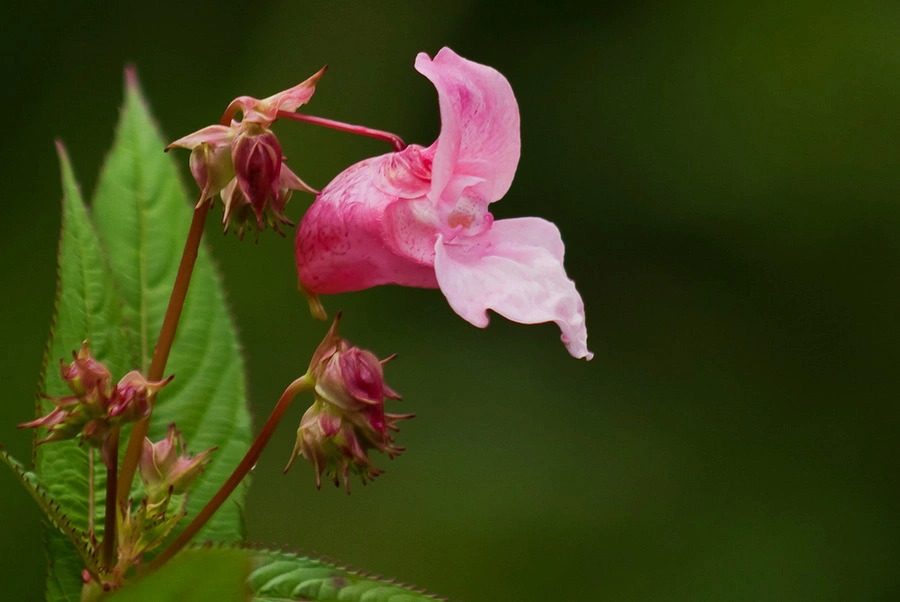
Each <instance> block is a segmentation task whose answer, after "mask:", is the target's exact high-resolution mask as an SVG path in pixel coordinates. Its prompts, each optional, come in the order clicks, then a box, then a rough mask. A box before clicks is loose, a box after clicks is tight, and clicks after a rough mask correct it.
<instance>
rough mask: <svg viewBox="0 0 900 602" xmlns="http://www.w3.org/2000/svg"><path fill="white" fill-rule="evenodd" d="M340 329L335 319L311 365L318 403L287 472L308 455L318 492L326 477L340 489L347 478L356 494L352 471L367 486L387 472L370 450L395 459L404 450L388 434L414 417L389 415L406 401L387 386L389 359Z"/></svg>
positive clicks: (308, 415)
mask: <svg viewBox="0 0 900 602" xmlns="http://www.w3.org/2000/svg"><path fill="white" fill-rule="evenodd" d="M338 318H340V316H338ZM337 326H338V320H335V321H334V324H332V326H331V329H330V330H329V331H328V334H327V335H326V336H325V339H324V340H323V341H322V343H321V344H320V345H319V347H318V348H317V349H316V352H315V354H314V355H313V359H312V361H311V362H310V365H309V371H308V372H307V375H308V377H309V378H310V379H311V380H312V381H313V382H314V383H315V390H314V391H315V401H314V402H313V405H312V406H311V407H310V408H309V409H308V410H307V411H306V413H305V414H303V418H302V419H301V421H300V428H299V429H297V443H296V445H295V446H294V451H293V453H292V454H291V458H290V460H289V461H288V463H287V466H286V467H285V468H284V471H285V472H287V471H288V469H289V468H290V467H291V464H293V462H294V460H295V459H296V458H297V456H299V455H302V456H303V457H305V458H306V459H307V460H309V461H310V462H312V464H313V466H314V467H315V469H316V487H321V485H322V475H325V476H326V477H330V478H331V479H332V480H333V481H334V484H335V485H337V484H338V480H339V478H340V479H342V480H343V481H344V486H345V487H346V488H347V493H350V482H349V478H350V473H351V472H352V473H355V474H358V475H359V476H360V478H361V479H362V482H363V484H365V483H366V479H369V480H372V479H374V478H375V477H377V476H378V475H380V474H382V472H383V471H382V470H380V469H378V468H376V467H375V466H374V465H373V464H372V463H371V461H370V460H369V450H370V449H375V450H378V451H380V452H382V453H383V454H385V455H386V456H388V457H389V458H394V457H395V456H398V455H399V454H400V452H402V451H403V448H402V447H397V446H396V445H394V440H393V438H392V437H391V435H390V433H389V432H388V431H396V430H398V429H397V426H396V423H397V422H398V421H399V420H404V419H407V418H412V416H413V415H412V414H388V413H386V412H385V411H384V400H385V399H398V400H399V399H400V396H399V395H398V394H397V393H395V392H394V391H393V390H392V389H391V388H390V387H388V386H387V384H385V382H384V371H383V370H382V364H383V363H384V362H386V361H387V360H384V361H380V360H379V359H378V358H377V357H375V354H373V353H372V352H371V351H367V350H365V349H360V348H359V347H354V346H353V345H351V344H350V343H349V342H348V341H347V340H345V339H343V338H341V337H340V336H339V335H338V333H337ZM388 359H390V358H388Z"/></svg>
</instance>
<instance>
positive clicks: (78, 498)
mask: <svg viewBox="0 0 900 602" xmlns="http://www.w3.org/2000/svg"><path fill="white" fill-rule="evenodd" d="M57 150H58V152H59V161H60V171H61V174H62V185H63V217H62V234H61V236H60V242H59V274H58V285H57V299H56V309H55V312H54V318H53V327H52V329H51V336H50V342H49V344H48V346H47V351H46V353H45V355H44V369H43V373H42V375H41V384H40V390H41V391H42V392H43V393H44V394H46V395H50V396H56V397H61V396H65V395H68V394H70V391H69V390H68V387H67V386H66V384H65V383H64V382H63V379H62V375H61V374H60V371H59V365H58V362H59V360H60V359H62V360H64V361H70V358H71V357H72V352H73V351H76V350H78V349H79V348H80V347H81V343H82V341H85V340H87V341H89V342H90V345H91V352H92V353H93V355H94V357H96V358H97V359H98V360H99V361H101V362H104V363H105V364H106V365H107V366H108V367H109V368H110V370H112V371H113V373H114V374H124V372H125V370H126V368H127V365H128V364H127V363H126V361H125V360H126V359H127V358H126V357H125V355H124V354H123V350H125V349H127V342H126V338H125V335H124V333H123V332H122V328H121V320H122V317H121V310H120V301H119V298H118V295H117V293H116V290H115V285H114V283H113V279H112V276H111V274H110V270H109V267H108V265H107V263H106V259H105V257H104V254H103V251H102V250H101V247H100V242H99V240H98V239H97V235H96V233H95V232H94V228H93V226H92V225H91V222H90V219H89V218H88V213H87V210H86V208H85V206H84V203H83V202H82V200H81V193H80V191H79V189H78V184H77V183H76V182H75V176H74V174H73V173H72V166H71V164H70V163H69V158H68V156H67V155H66V152H65V149H64V148H63V147H62V145H61V144H58V145H57ZM37 409H38V414H45V413H47V412H49V411H51V410H52V409H53V404H52V403H51V402H50V401H48V400H45V399H39V400H38V408H37ZM96 455H97V457H98V460H97V461H96V462H92V461H91V459H90V456H89V450H88V448H87V447H85V446H79V445H78V442H77V441H75V440H68V441H58V442H54V443H52V444H45V445H39V446H37V447H36V448H35V458H34V461H35V473H36V475H37V477H38V478H39V479H40V480H41V482H42V483H44V484H45V485H46V488H47V492H48V495H49V496H50V498H52V499H53V500H54V501H55V502H56V504H58V505H59V513H60V514H61V515H63V516H65V518H66V520H68V522H69V523H70V524H71V525H72V528H73V529H75V530H77V531H90V529H91V526H92V525H91V523H92V522H93V529H94V532H95V533H96V534H97V536H98V538H99V537H101V536H102V531H103V520H102V509H103V503H104V500H105V497H104V487H105V482H106V471H105V470H104V467H103V463H102V462H101V461H99V454H96ZM92 464H93V488H91V486H90V483H91V477H90V476H89V472H90V469H91V465H92ZM92 489H93V490H92ZM90 500H93V502H94V508H95V513H94V517H93V521H91V520H90V518H89V516H88V514H89V512H88V510H89V505H90ZM47 541H48V556H49V561H50V567H49V574H48V599H49V600H78V599H79V597H80V572H81V569H82V568H84V562H83V561H82V559H81V558H80V557H79V554H78V552H76V550H75V548H74V547H73V546H72V545H71V543H70V542H69V541H68V540H67V539H66V537H64V536H63V535H61V534H59V533H57V532H56V531H55V530H54V529H52V528H51V529H48V532H47ZM72 571H74V574H73V573H72ZM73 583H75V584H77V585H78V587H77V589H75V590H74V591H72V590H70V589H66V588H67V587H71V585H72V584H73Z"/></svg>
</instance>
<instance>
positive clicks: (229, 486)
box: [148, 374, 315, 570]
mask: <svg viewBox="0 0 900 602" xmlns="http://www.w3.org/2000/svg"><path fill="white" fill-rule="evenodd" d="M314 386H315V383H314V382H313V380H312V379H311V378H310V377H309V375H308V374H305V375H303V376H301V377H300V378H298V379H297V380H295V381H294V382H292V383H291V384H290V385H288V388H287V389H285V390H284V393H282V394H281V398H280V399H279V400H278V403H276V404H275V407H274V408H273V409H272V413H271V414H269V418H268V419H267V420H266V423H265V424H264V425H263V427H262V429H260V431H259V434H258V435H257V436H256V440H255V441H254V442H253V445H251V446H250V449H249V450H247V453H246V454H245V455H244V458H243V459H242V460H241V461H240V463H239V464H238V465H237V467H236V468H235V469H234V472H232V473H231V476H230V477H228V480H227V481H225V483H224V484H223V485H222V487H221V488H219V490H218V491H217V492H216V494H215V495H214V496H213V497H212V498H211V499H210V500H209V502H208V503H207V504H206V506H204V507H203V509H202V510H201V511H200V512H199V513H198V514H197V516H195V517H194V520H192V521H191V522H190V524H188V526H187V527H185V529H184V531H182V532H181V533H180V534H179V535H178V537H177V538H176V539H175V541H173V542H172V543H171V544H170V545H169V546H168V547H167V548H166V549H165V550H163V551H162V552H161V553H160V555H159V556H157V557H156V558H154V559H153V561H152V562H151V563H150V564H149V565H148V568H149V569H150V570H153V569H157V568H159V567H161V566H162V565H163V564H165V563H166V562H167V561H168V560H169V559H170V558H172V557H173V556H174V555H175V554H177V553H178V552H179V551H181V549H182V548H183V547H184V546H185V545H187V544H188V542H190V541H191V539H193V537H194V536H195V535H196V534H197V533H198V532H199V531H200V529H201V528H203V525H205V524H206V523H207V521H209V519H210V518H212V515H213V514H215V512H216V510H218V509H219V508H220V507H221V506H222V504H224V503H225V500H227V499H228V496H230V495H231V493H232V492H233V491H234V490H235V489H236V488H237V486H238V485H239V484H240V482H241V481H243V480H244V477H246V476H247V474H248V473H249V472H250V471H251V470H252V469H253V467H254V466H255V465H256V462H257V461H258V460H259V456H260V454H261V453H262V451H263V449H265V447H266V444H267V443H268V442H269V439H271V437H272V434H273V433H274V432H275V428H276V427H277V426H278V423H279V422H281V419H282V418H283V417H284V413H285V412H286V411H287V409H288V406H289V405H290V404H291V401H293V399H294V397H295V396H296V395H297V393H300V392H301V391H308V390H310V389H312V388H313V387H314Z"/></svg>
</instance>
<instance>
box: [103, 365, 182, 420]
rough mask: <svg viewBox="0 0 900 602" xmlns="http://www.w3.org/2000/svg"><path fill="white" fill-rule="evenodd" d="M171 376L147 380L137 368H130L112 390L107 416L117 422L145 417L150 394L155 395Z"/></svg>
mask: <svg viewBox="0 0 900 602" xmlns="http://www.w3.org/2000/svg"><path fill="white" fill-rule="evenodd" d="M172 378H174V377H173V376H170V377H169V378H167V379H166V380H160V381H149V380H147V379H146V378H144V376H143V375H142V374H141V373H140V372H138V371H137V370H132V371H131V372H129V373H128V374H126V375H125V376H123V377H122V380H120V381H119V383H118V384H117V385H116V388H115V389H114V390H113V394H112V397H111V398H110V401H109V414H108V417H109V418H110V419H111V420H116V421H119V422H136V421H138V420H141V419H143V418H146V417H147V416H149V415H150V400H149V397H150V395H155V394H156V392H157V391H159V390H160V389H162V388H163V387H164V386H166V385H167V384H169V382H170V381H171V380H172Z"/></svg>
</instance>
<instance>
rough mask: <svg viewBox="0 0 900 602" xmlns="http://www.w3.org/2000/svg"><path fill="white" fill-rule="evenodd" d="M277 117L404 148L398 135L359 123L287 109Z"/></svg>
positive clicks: (398, 148)
mask: <svg viewBox="0 0 900 602" xmlns="http://www.w3.org/2000/svg"><path fill="white" fill-rule="evenodd" d="M278 117H280V118H281V119H292V120H293V121H301V122H303V123H312V124H313V125H321V126H322V127H326V128H330V129H332V130H338V131H339V132H349V133H351V134H357V135H359V136H368V137H369V138H375V139H377V140H384V141H385V142H387V143H389V144H391V145H393V147H394V150H396V151H397V152H400V151H402V150H403V149H405V148H406V143H404V142H403V140H401V138H400V136H398V135H397V134H392V133H390V132H385V131H382V130H373V129H372V128H367V127H364V126H361V125H352V124H350V123H343V122H341V121H334V120H333V119H325V118H324V117H315V116H313V115H304V114H303V113H290V112H288V111H278Z"/></svg>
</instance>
